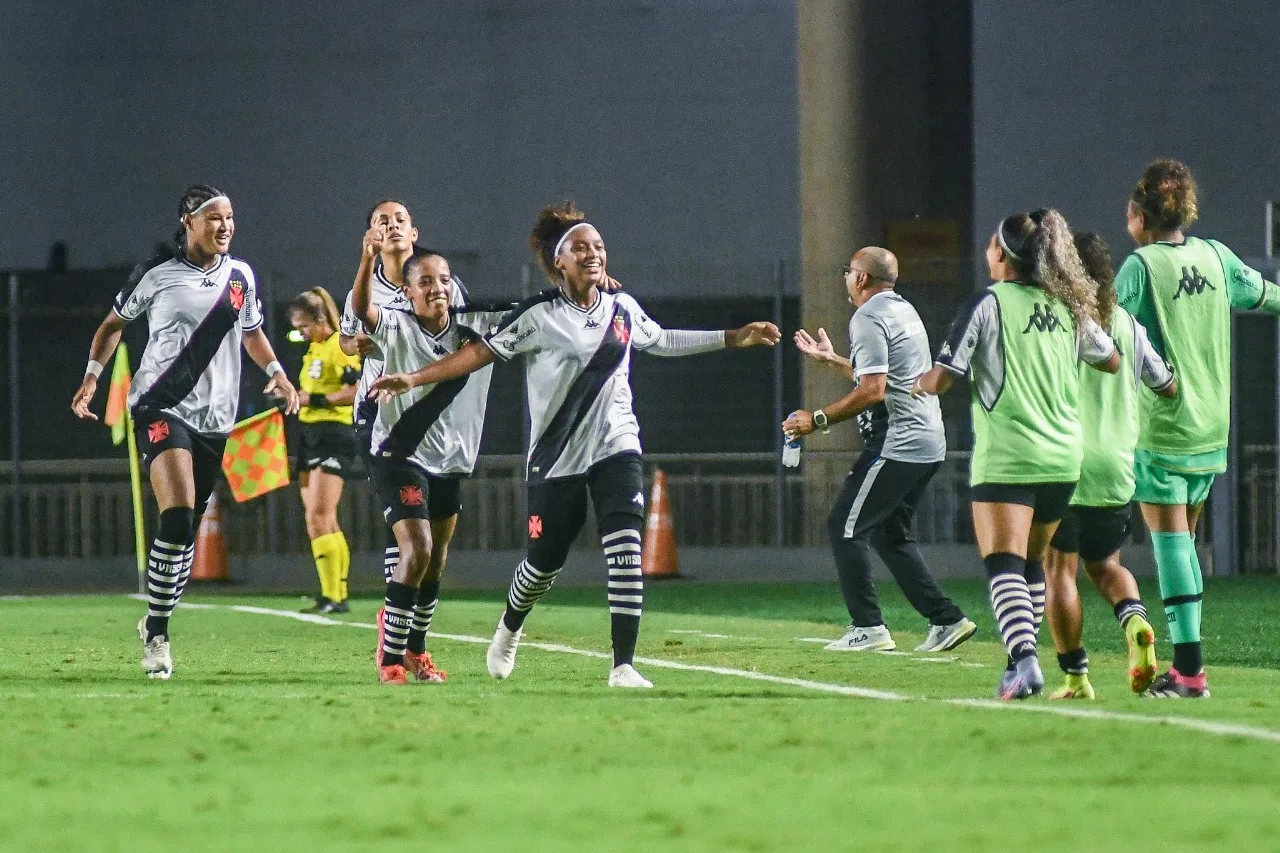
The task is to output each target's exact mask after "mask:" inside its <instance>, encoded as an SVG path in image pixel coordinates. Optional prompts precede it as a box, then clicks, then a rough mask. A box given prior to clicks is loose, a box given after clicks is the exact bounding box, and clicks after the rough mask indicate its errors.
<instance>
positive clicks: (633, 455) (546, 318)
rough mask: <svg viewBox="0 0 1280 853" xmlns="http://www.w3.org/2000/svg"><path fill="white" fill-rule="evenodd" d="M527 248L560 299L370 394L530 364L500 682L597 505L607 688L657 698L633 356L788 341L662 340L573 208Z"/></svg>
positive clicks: (538, 227) (538, 231)
mask: <svg viewBox="0 0 1280 853" xmlns="http://www.w3.org/2000/svg"><path fill="white" fill-rule="evenodd" d="M530 245H531V247H532V249H533V251H534V254H535V255H536V257H537V259H538V263H539V265H540V266H541V267H542V270H543V273H544V274H545V275H546V276H547V278H548V279H549V280H550V281H551V283H552V284H554V285H555V287H553V288H551V289H549V290H546V291H543V292H542V293H540V294H538V295H536V296H533V297H531V298H529V299H527V300H525V301H524V302H522V303H520V305H519V306H518V307H517V308H516V309H515V310H514V311H512V312H510V313H509V314H508V315H507V316H506V317H505V318H503V320H502V322H501V324H500V325H499V326H498V327H497V328H496V329H495V330H494V331H492V332H491V333H489V334H488V335H486V336H485V337H484V339H483V341H481V342H476V343H470V344H467V345H466V346H464V347H463V348H462V349H460V350H459V351H458V352H456V353H454V354H452V355H450V356H447V357H445V358H442V359H440V360H439V361H437V362H435V363H433V364H428V365H427V366H426V367H423V368H421V369H419V370H417V371H415V372H413V373H410V374H393V373H387V374H386V375H384V376H383V377H382V378H381V379H379V380H377V381H376V382H374V384H373V387H374V388H375V389H376V390H377V391H378V392H379V397H380V398H381V397H383V396H388V395H394V394H400V393H404V392H406V391H409V390H410V389H413V388H416V387H418V386H421V385H432V384H435V383H444V382H447V381H450V380H456V379H458V378H461V377H464V376H466V375H468V374H469V373H472V372H474V371H477V370H481V369H483V368H484V367H486V366H488V365H489V364H492V363H493V361H494V359H495V358H501V359H503V360H507V359H510V358H513V357H515V356H516V355H524V356H525V380H526V381H525V385H526V387H527V389H528V391H527V393H528V402H529V413H530V419H531V429H530V447H529V457H528V470H527V480H528V506H529V518H528V529H529V540H528V542H529V544H528V551H527V556H526V559H525V560H523V561H522V562H521V563H520V565H519V566H518V567H517V568H516V573H515V577H514V579H513V580H512V582H511V590H510V592H509V594H508V597H507V607H506V611H505V612H504V613H503V615H502V619H501V620H500V621H499V623H498V627H497V630H496V631H495V632H494V636H493V641H492V643H490V645H489V651H488V655H487V663H488V668H489V674H490V675H492V676H493V677H494V678H506V677H508V676H509V675H511V671H512V670H513V669H514V668H515V663H516V649H517V647H518V645H519V642H520V634H521V628H522V626H523V625H524V620H525V617H526V616H528V615H529V611H530V610H531V609H532V608H533V606H534V604H535V603H536V602H537V601H538V599H539V598H541V597H542V595H543V594H544V593H546V591H547V590H548V589H550V587H551V584H552V582H553V581H554V580H555V577H556V574H557V573H558V572H559V571H560V569H561V567H562V566H563V565H564V561H565V559H566V557H567V556H568V553H569V547H570V545H571V544H572V542H573V539H574V537H575V536H577V534H578V532H579V531H580V530H581V529H582V525H583V523H584V522H585V520H586V511H587V499H588V495H589V496H590V498H591V500H592V502H593V503H594V505H595V511H596V518H597V519H598V521H599V533H600V541H601V546H602V547H603V549H604V553H605V561H606V563H607V564H608V572H609V575H608V601H609V613H610V623H611V634H612V640H613V669H612V671H611V672H610V673H609V685H610V686H611V687H639V688H644V687H652V686H653V685H652V684H651V683H650V682H649V681H648V680H646V679H645V678H644V677H643V676H641V675H640V673H638V672H636V670H635V668H634V667H633V666H632V662H633V659H634V656H635V647H636V639H637V637H638V636H639V631H640V614H641V605H642V599H643V581H642V579H641V573H640V556H641V552H640V546H641V539H642V537H641V526H642V524H643V521H644V478H643V471H642V466H641V459H640V437H639V433H640V429H639V425H638V424H637V423H636V418H635V414H634V413H633V411H632V407H631V385H630V381H629V376H630V359H631V349H632V347H635V348H637V349H640V350H644V351H648V352H652V353H654V354H656V355H666V356H678V355H691V354H694V353H700V352H710V351H712V350H719V349H722V348H724V347H748V346H756V345H759V344H767V345H770V346H772V345H774V344H776V343H777V341H778V339H779V338H780V334H779V332H778V329H777V327H776V326H774V325H773V324H772V323H751V324H749V325H747V326H744V327H742V328H740V329H731V330H729V331H725V332H720V331H717V332H696V331H676V330H671V329H663V328H661V327H660V326H659V325H658V324H657V323H655V322H654V321H653V320H652V319H650V318H649V317H648V316H647V315H646V314H645V313H644V311H643V310H642V309H641V308H640V306H639V305H638V304H637V303H636V301H635V300H634V299H633V298H631V296H629V295H627V294H625V293H605V292H602V291H600V290H599V287H600V285H602V284H603V283H605V282H606V281H607V274H606V272H605V268H606V261H607V254H606V251H605V245H604V239H603V238H602V237H601V236H600V232H598V231H597V230H596V229H595V227H593V226H592V225H591V224H590V223H589V222H587V221H586V217H585V215H584V214H583V213H582V212H581V211H580V210H578V208H577V207H576V206H575V205H574V204H573V202H564V203H562V204H557V205H551V206H549V207H546V208H544V209H543V210H542V212H541V213H540V214H539V215H538V219H537V222H536V223H535V224H534V227H533V233H532V234H531V235H530Z"/></svg>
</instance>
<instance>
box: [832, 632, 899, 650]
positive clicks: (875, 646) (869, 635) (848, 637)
mask: <svg viewBox="0 0 1280 853" xmlns="http://www.w3.org/2000/svg"><path fill="white" fill-rule="evenodd" d="M897 647H898V645H897V643H895V642H894V641H893V635H892V634H890V633H889V629H888V628H886V627H885V626H883V625H873V626H871V627H870V628H859V627H857V626H856V625H850V626H849V630H848V631H845V632H844V636H843V637H841V638H840V639H838V640H836V641H835V642H831V643H828V644H827V645H826V649H827V651H829V652H891V651H893V650H894V649H896V648H897Z"/></svg>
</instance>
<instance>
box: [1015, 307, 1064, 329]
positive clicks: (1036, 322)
mask: <svg viewBox="0 0 1280 853" xmlns="http://www.w3.org/2000/svg"><path fill="white" fill-rule="evenodd" d="M1033 327H1034V328H1035V330H1036V331H1037V332H1056V331H1058V329H1061V328H1062V321H1061V320H1059V319H1058V317H1057V315H1056V314H1054V313H1053V309H1052V308H1050V307H1049V306H1048V305H1041V304H1040V303H1039V302H1037V303H1036V304H1035V310H1033V311H1032V312H1031V316H1030V317H1029V318H1028V319H1027V327H1026V328H1025V329H1023V330H1022V334H1024V335H1025V334H1028V333H1029V332H1030V331H1031V329H1032V328H1033Z"/></svg>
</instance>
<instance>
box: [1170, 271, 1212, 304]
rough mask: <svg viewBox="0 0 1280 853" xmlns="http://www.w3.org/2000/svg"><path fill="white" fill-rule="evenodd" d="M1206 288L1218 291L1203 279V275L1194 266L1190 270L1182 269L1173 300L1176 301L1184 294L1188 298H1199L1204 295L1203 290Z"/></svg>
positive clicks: (1207, 280)
mask: <svg viewBox="0 0 1280 853" xmlns="http://www.w3.org/2000/svg"><path fill="white" fill-rule="evenodd" d="M1206 287H1207V288H1209V289H1210V290H1217V289H1218V288H1216V287H1214V286H1213V285H1212V284H1210V283H1209V279H1207V278H1205V277H1204V275H1202V274H1201V272H1200V270H1198V269H1196V268H1195V267H1194V266H1192V267H1191V268H1190V269H1188V268H1187V267H1183V268H1182V278H1180V279H1178V289H1177V290H1176V291H1174V293H1173V298H1174V299H1177V298H1178V297H1179V296H1181V295H1182V294H1184V293H1185V294H1187V295H1188V296H1199V295H1200V294H1202V293H1204V289H1205V288H1206Z"/></svg>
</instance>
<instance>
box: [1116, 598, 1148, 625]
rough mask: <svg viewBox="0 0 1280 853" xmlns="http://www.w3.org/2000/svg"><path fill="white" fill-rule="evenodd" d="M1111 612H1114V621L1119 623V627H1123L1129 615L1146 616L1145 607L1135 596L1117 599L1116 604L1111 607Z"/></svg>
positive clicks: (1144, 617)
mask: <svg viewBox="0 0 1280 853" xmlns="http://www.w3.org/2000/svg"><path fill="white" fill-rule="evenodd" d="M1112 612H1114V613H1115V614H1116V621H1117V622H1119V623H1120V627H1121V628H1123V627H1124V623H1125V622H1128V621H1129V617H1131V616H1141V617H1142V618H1143V619H1146V618H1147V608H1146V607H1144V606H1143V604H1142V602H1141V601H1139V600H1138V599H1136V598H1125V599H1122V600H1120V601H1117V602H1116V606H1115V607H1114V608H1112Z"/></svg>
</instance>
